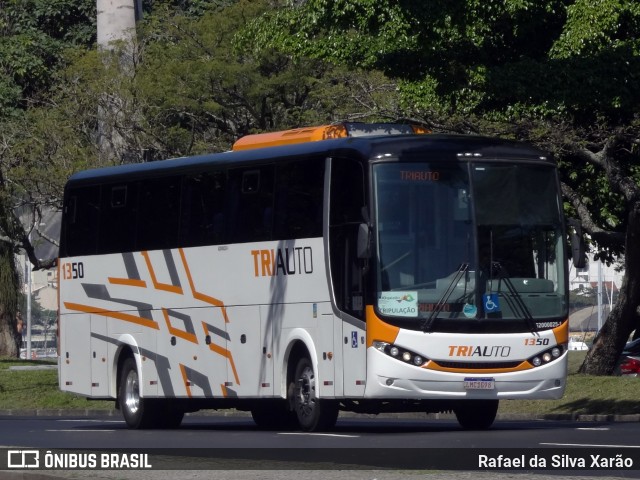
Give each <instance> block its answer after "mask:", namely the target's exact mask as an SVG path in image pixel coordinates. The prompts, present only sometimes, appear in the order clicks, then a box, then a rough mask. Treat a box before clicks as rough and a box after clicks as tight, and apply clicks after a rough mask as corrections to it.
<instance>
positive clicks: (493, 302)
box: [482, 293, 500, 313]
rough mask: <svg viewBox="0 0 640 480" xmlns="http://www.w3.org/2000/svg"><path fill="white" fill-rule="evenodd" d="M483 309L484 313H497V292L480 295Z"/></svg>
mask: <svg viewBox="0 0 640 480" xmlns="http://www.w3.org/2000/svg"><path fill="white" fill-rule="evenodd" d="M482 303H483V304H484V311H485V312H486V313H497V312H499V311H500V300H499V299H498V294H497V293H485V294H484V295H483V296H482Z"/></svg>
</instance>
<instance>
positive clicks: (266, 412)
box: [251, 400, 297, 430]
mask: <svg viewBox="0 0 640 480" xmlns="http://www.w3.org/2000/svg"><path fill="white" fill-rule="evenodd" d="M258 402H259V403H257V404H256V405H255V406H253V407H252V408H251V416H252V417H253V421H254V422H255V423H256V425H257V426H258V428H261V429H263V430H291V429H292V428H294V427H295V426H296V425H297V418H296V416H295V414H294V413H293V412H292V411H291V410H289V409H288V408H287V407H288V406H287V402H285V401H282V400H280V401H276V402H273V401H269V400H258Z"/></svg>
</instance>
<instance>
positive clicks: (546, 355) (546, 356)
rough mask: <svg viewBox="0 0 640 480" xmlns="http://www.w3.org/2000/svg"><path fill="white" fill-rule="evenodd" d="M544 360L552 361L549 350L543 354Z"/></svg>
mask: <svg viewBox="0 0 640 480" xmlns="http://www.w3.org/2000/svg"><path fill="white" fill-rule="evenodd" d="M542 360H544V361H545V362H550V361H551V354H550V353H549V352H547V353H545V354H544V355H542Z"/></svg>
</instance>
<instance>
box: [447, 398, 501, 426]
mask: <svg viewBox="0 0 640 480" xmlns="http://www.w3.org/2000/svg"><path fill="white" fill-rule="evenodd" d="M498 403H499V401H498V400H461V401H460V402H459V403H458V404H457V405H456V406H455V407H454V408H453V411H454V413H455V414H456V418H457V419H458V423H459V424H460V426H461V427H462V428H464V429H466V430H486V429H488V428H489V427H491V425H493V421H494V420H495V419H496V414H497V413H498Z"/></svg>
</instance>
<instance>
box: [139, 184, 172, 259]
mask: <svg viewBox="0 0 640 480" xmlns="http://www.w3.org/2000/svg"><path fill="white" fill-rule="evenodd" d="M179 228H180V177H167V178H151V179H147V180H144V181H142V182H140V208H139V216H138V231H137V239H138V240H137V250H159V249H164V248H175V247H177V246H178V234H179Z"/></svg>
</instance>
